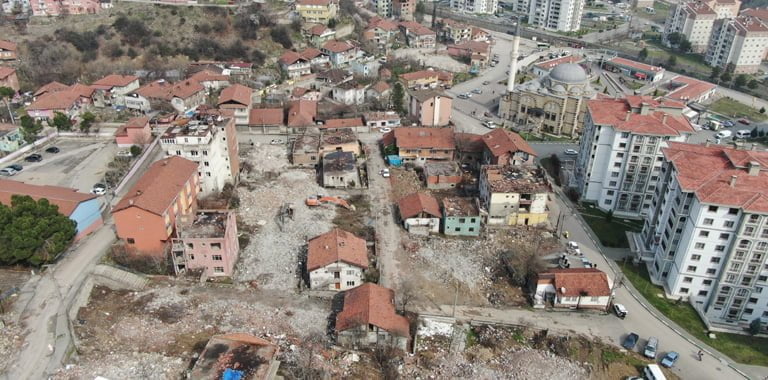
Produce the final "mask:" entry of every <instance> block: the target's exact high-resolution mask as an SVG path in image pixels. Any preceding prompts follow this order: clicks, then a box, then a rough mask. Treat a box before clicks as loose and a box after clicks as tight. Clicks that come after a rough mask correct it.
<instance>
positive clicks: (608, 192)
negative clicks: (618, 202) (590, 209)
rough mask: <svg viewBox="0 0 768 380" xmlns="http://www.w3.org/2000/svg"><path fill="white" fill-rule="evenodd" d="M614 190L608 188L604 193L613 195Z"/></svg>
mask: <svg viewBox="0 0 768 380" xmlns="http://www.w3.org/2000/svg"><path fill="white" fill-rule="evenodd" d="M614 193H615V192H614V191H613V190H608V191H606V192H605V195H613V194H614Z"/></svg>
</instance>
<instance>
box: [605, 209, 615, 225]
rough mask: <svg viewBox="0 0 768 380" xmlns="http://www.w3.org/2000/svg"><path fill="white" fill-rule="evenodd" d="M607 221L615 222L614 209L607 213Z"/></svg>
mask: <svg viewBox="0 0 768 380" xmlns="http://www.w3.org/2000/svg"><path fill="white" fill-rule="evenodd" d="M605 221H606V222H608V223H611V222H613V210H608V212H606V213H605Z"/></svg>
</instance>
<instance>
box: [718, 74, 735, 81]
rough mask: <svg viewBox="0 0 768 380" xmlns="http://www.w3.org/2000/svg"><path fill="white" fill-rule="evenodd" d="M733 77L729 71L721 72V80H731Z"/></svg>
mask: <svg viewBox="0 0 768 380" xmlns="http://www.w3.org/2000/svg"><path fill="white" fill-rule="evenodd" d="M732 79H733V75H732V74H731V73H730V72H729V71H725V72H724V73H722V74H720V80H721V81H723V82H730V81H731V80H732Z"/></svg>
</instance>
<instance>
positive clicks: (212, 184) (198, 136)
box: [160, 118, 240, 196]
mask: <svg viewBox="0 0 768 380" xmlns="http://www.w3.org/2000/svg"><path fill="white" fill-rule="evenodd" d="M160 146H161V147H162V149H163V151H164V152H165V156H166V157H171V156H179V157H184V158H186V159H188V160H190V161H194V162H196V163H197V164H198V174H199V176H200V193H201V196H206V195H211V194H213V193H216V192H218V191H221V189H222V188H224V185H225V184H227V183H231V184H234V183H235V182H237V175H238V173H239V172H240V160H239V158H238V146H237V132H236V130H235V119H233V118H228V119H224V120H221V121H219V120H214V119H206V120H190V121H189V122H188V123H187V124H185V125H178V126H173V127H171V128H168V130H166V131H165V133H163V135H162V136H161V137H160Z"/></svg>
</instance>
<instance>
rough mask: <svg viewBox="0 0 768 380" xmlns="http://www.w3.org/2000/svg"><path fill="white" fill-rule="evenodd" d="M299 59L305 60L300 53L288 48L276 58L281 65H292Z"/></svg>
mask: <svg viewBox="0 0 768 380" xmlns="http://www.w3.org/2000/svg"><path fill="white" fill-rule="evenodd" d="M300 60H306V58H304V57H302V56H301V54H299V53H297V52H295V51H290V50H289V51H286V52H285V53H283V55H281V56H280V58H279V59H278V61H279V62H280V63H282V64H283V65H293V64H294V63H296V62H298V61H300Z"/></svg>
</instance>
